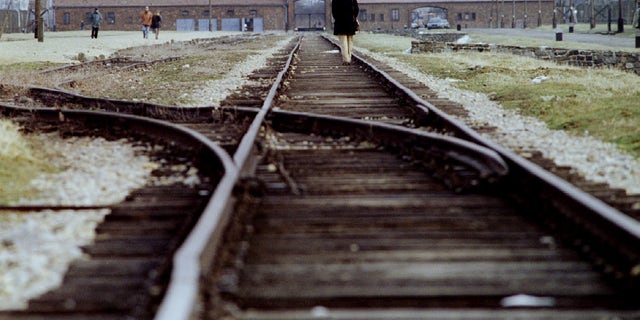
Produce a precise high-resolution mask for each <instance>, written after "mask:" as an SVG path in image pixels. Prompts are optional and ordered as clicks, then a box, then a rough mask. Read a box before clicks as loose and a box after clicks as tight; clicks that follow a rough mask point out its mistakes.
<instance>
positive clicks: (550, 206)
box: [0, 34, 640, 319]
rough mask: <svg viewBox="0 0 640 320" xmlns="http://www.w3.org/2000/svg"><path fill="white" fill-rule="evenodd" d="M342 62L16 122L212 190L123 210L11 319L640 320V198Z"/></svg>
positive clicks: (56, 96)
mask: <svg viewBox="0 0 640 320" xmlns="http://www.w3.org/2000/svg"><path fill="white" fill-rule="evenodd" d="M336 50H337V47H335V45H334V44H332V43H331V42H330V41H327V39H324V38H322V37H321V36H320V35H317V34H311V35H305V36H304V37H301V38H299V39H297V40H296V41H293V42H292V43H291V45H290V46H289V47H288V48H287V52H283V53H282V54H278V55H276V56H275V57H274V58H273V59H272V61H271V62H270V63H269V66H268V67H267V68H265V69H264V70H260V71H258V72H256V74H255V75H254V76H255V77H256V79H260V80H261V83H263V84H265V85H264V86H262V87H255V86H254V87H245V88H240V89H239V90H238V91H237V93H236V94H234V95H232V96H230V97H229V98H228V99H227V100H226V101H223V103H222V104H223V106H222V107H217V108H211V107H200V108H176V107H165V106H159V105H151V104H144V103H133V102H128V101H116V100H107V99H97V98H87V97H82V96H79V95H76V94H73V93H69V92H63V91H59V90H55V89H46V88H31V89H30V97H31V98H32V99H33V101H35V102H36V103H37V104H42V105H45V106H46V105H53V106H55V107H56V108H57V110H48V111H44V110H43V111H33V110H23V111H16V110H15V107H14V106H4V107H3V110H4V113H5V115H6V116H19V117H23V118H24V119H31V118H30V117H32V118H33V119H46V121H48V122H49V123H53V124H58V125H64V124H65V123H66V122H73V121H74V120H73V119H79V120H76V121H78V123H79V124H76V125H77V126H86V127H92V126H96V125H97V124H100V125H99V126H98V127H101V128H102V129H101V130H105V129H106V128H110V130H111V131H113V128H128V130H126V131H124V132H127V134H128V133H130V132H136V133H137V134H140V135H142V136H145V137H147V139H150V138H149V137H153V138H152V139H157V140H158V141H164V143H166V144H169V145H175V146H180V150H182V149H183V148H186V149H187V150H190V153H189V159H191V160H190V163H193V165H194V166H197V167H198V168H200V170H201V171H202V172H203V181H206V183H204V184H202V185H200V186H198V187H197V188H193V189H184V188H180V187H176V186H167V187H162V188H158V187H149V188H145V189H143V190H140V191H138V192H136V193H135V194H133V195H131V196H130V197H129V199H128V200H127V201H125V202H123V203H122V204H119V205H116V206H114V207H113V208H110V209H111V210H112V214H111V215H110V216H107V217H108V219H107V220H106V221H105V222H104V224H103V225H101V226H100V227H99V229H98V238H97V240H96V243H95V244H94V245H92V246H89V247H87V248H86V252H87V254H88V260H86V261H81V262H78V263H76V264H74V265H73V266H72V267H71V270H70V271H69V273H68V274H67V276H66V278H65V282H64V283H63V285H62V287H61V288H60V289H57V290H54V291H52V292H50V293H47V294H46V295H44V296H43V297H39V298H35V299H33V300H32V301H31V302H30V303H29V307H28V309H27V310H24V311H15V312H8V313H7V312H5V313H0V319H41V318H46V319H131V318H134V319H151V318H155V319H188V318H190V317H193V318H200V319H318V318H320V319H640V300H639V299H638V296H639V293H640V281H639V279H640V251H639V250H638V248H640V223H639V222H638V221H637V217H638V216H637V212H636V211H634V210H635V209H634V208H633V206H632V205H630V204H631V203H633V198H631V197H629V198H625V197H623V196H622V195H620V194H619V193H616V191H615V190H614V191H611V190H608V189H606V188H605V187H604V186H597V188H595V187H593V186H594V184H589V183H587V182H584V181H580V180H577V179H574V180H572V183H574V184H575V185H576V186H578V187H579V188H578V187H576V186H574V185H572V184H570V183H567V182H566V181H564V180H561V179H560V178H558V177H556V176H554V175H552V174H550V173H549V172H548V171H545V170H543V169H542V168H540V167H539V166H536V165H534V164H532V163H531V162H529V161H527V160H525V159H523V158H521V157H519V156H517V155H516V154H515V153H514V152H512V151H509V150H505V149H504V148H501V147H500V146H497V145H495V144H493V143H492V142H490V141H487V140H486V139H484V138H483V137H482V136H480V135H479V134H478V133H476V132H475V131H473V130H471V129H470V128H468V127H465V126H462V125H460V122H458V121H456V120H453V119H452V118H451V116H449V115H447V114H446V113H445V112H443V111H441V109H442V110H446V111H447V112H455V113H460V114H463V112H462V111H461V109H462V108H460V106H456V105H455V104H453V103H450V102H448V101H443V100H441V99H437V98H435V95H434V94H433V93H432V92H431V91H430V90H429V89H428V88H424V87H423V86H421V85H419V84H418V83H416V82H414V81H410V80H408V79H407V78H405V77H403V76H402V75H400V74H397V73H395V72H394V71H393V70H390V69H388V67H386V66H384V65H383V64H380V63H379V62H375V61H368V59H366V58H365V57H360V56H357V57H356V59H355V62H354V63H353V64H352V65H349V66H343V65H340V58H339V55H338V54H337V53H336ZM160 63H161V62H160ZM267 83H269V84H272V85H266V84H267ZM87 108H90V109H100V110H107V111H110V112H111V113H109V114H106V113H96V112H88V111H73V110H72V109H87ZM114 112H117V113H116V114H113V113H114ZM76 113H77V114H78V115H75V114H76ZM124 113H132V114H136V115H139V116H142V117H131V116H127V115H124ZM61 115H64V116H61ZM148 118H158V119H162V120H164V121H156V120H150V119H148ZM105 119H111V120H108V121H107V120H105ZM38 121H43V120H38ZM170 122H171V123H173V124H170ZM165 125H166V126H167V127H166V128H163V126H165ZM474 129H480V130H492V129H491V128H474ZM116 131H118V130H116ZM92 132H98V131H97V130H96V131H92ZM223 150H224V151H226V152H223ZM180 153H182V151H181V152H180ZM167 157H169V159H175V158H180V157H178V156H176V155H172V154H169V155H167ZM183 158H184V156H183ZM183 158H182V159H180V161H184V159H183ZM532 158H534V159H535V160H537V161H539V162H540V163H542V162H544V161H545V160H544V159H543V158H541V157H540V156H539V155H535V154H534V156H533V157H532ZM545 163H546V166H548V167H549V168H550V169H552V170H554V171H555V172H559V173H562V174H563V175H564V176H565V177H567V178H569V177H570V176H571V174H570V172H566V171H567V170H564V169H563V168H555V167H554V166H553V164H552V163H549V162H545ZM204 177H206V178H204ZM580 188H582V189H588V190H587V191H590V192H592V193H597V194H598V196H599V197H600V198H601V199H602V200H604V201H608V200H611V198H615V200H616V201H618V202H616V201H608V202H609V205H608V204H605V202H603V201H601V200H598V199H597V198H596V197H593V196H591V195H589V194H588V193H586V192H584V191H582V190H580ZM612 194H615V196H611V195H612ZM614 207H615V208H614Z"/></svg>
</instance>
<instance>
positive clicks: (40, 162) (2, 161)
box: [0, 120, 54, 204]
mask: <svg viewBox="0 0 640 320" xmlns="http://www.w3.org/2000/svg"><path fill="white" fill-rule="evenodd" d="M35 150H38V148H37V147H35V146H34V145H32V143H31V142H30V141H29V140H28V138H26V137H23V136H22V134H21V133H20V132H19V128H18V127H17V126H16V125H14V124H13V123H12V122H10V121H7V120H0V204H7V203H10V202H12V201H15V200H17V199H19V198H21V197H23V198H26V197H29V196H33V194H32V192H31V191H30V188H29V181H31V179H33V178H35V177H36V176H38V175H40V174H42V173H47V172H53V171H54V168H52V167H51V166H49V165H48V164H47V163H46V161H45V160H44V159H43V158H41V157H40V156H39V155H38V153H37V152H36V151H35Z"/></svg>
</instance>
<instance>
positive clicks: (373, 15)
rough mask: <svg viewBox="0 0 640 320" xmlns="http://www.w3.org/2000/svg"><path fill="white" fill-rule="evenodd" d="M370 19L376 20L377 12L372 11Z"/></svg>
mask: <svg viewBox="0 0 640 320" xmlns="http://www.w3.org/2000/svg"><path fill="white" fill-rule="evenodd" d="M369 20H371V21H376V14H375V13H372V14H371V15H370V16H369Z"/></svg>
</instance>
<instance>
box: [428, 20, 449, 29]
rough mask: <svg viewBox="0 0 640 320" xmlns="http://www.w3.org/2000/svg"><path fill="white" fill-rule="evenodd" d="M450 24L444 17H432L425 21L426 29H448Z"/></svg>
mask: <svg viewBox="0 0 640 320" xmlns="http://www.w3.org/2000/svg"><path fill="white" fill-rule="evenodd" d="M449 28H451V26H450V25H449V21H447V20H446V19H442V18H438V17H433V18H430V19H429V22H427V29H449Z"/></svg>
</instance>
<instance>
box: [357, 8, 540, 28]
mask: <svg viewBox="0 0 640 320" xmlns="http://www.w3.org/2000/svg"><path fill="white" fill-rule="evenodd" d="M429 6H432V7H438V8H442V9H444V10H445V11H446V13H447V20H448V21H449V24H450V25H451V27H452V28H455V27H456V26H457V25H460V26H461V28H488V27H491V28H494V27H496V26H497V24H496V23H498V24H501V25H502V26H503V27H511V25H512V24H515V27H518V28H523V27H525V23H526V26H528V27H534V26H537V25H538V17H540V22H541V23H542V24H551V22H552V18H553V14H552V13H553V1H540V2H531V1H529V2H528V4H527V2H524V1H518V2H516V3H515V6H514V5H513V2H511V3H509V4H508V5H507V4H506V3H504V4H503V3H496V2H495V1H470V2H433V3H432V4H430V5H429ZM538 6H539V7H540V8H541V9H540V11H539V10H538ZM422 7H425V4H411V3H409V4H361V5H360V10H361V15H360V26H361V28H362V30H397V29H403V28H410V27H411V11H413V10H415V9H417V8H422ZM514 8H515V15H514V14H513V12H514ZM363 11H364V12H363ZM394 12H395V14H394ZM538 12H540V14H538ZM496 15H497V16H498V19H496ZM514 17H515V19H514Z"/></svg>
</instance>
